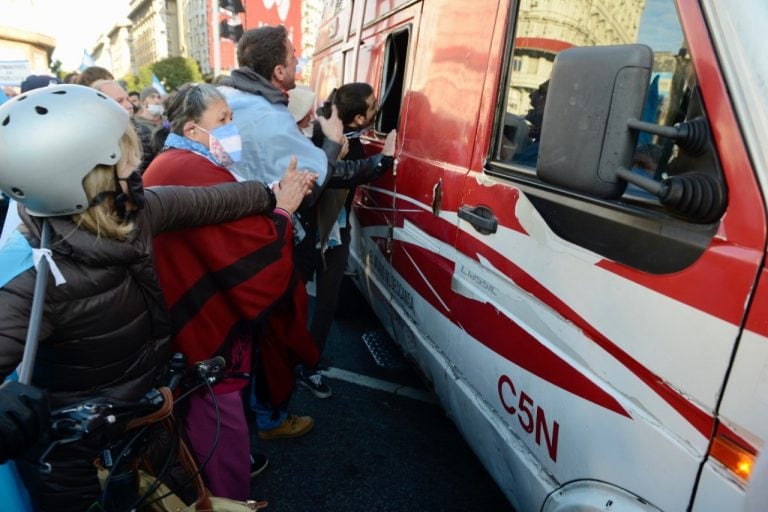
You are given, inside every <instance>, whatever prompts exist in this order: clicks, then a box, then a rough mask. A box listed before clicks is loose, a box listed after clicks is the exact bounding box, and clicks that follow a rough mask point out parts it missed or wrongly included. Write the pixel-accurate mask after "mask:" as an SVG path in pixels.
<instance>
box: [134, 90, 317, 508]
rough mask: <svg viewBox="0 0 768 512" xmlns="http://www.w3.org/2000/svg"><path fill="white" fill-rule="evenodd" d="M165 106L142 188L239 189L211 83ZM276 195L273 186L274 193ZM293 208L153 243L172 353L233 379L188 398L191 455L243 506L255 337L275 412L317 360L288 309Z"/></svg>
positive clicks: (227, 125) (302, 427)
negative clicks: (246, 395)
mask: <svg viewBox="0 0 768 512" xmlns="http://www.w3.org/2000/svg"><path fill="white" fill-rule="evenodd" d="M166 105H167V115H168V120H169V122H170V127H169V129H168V130H167V131H166V132H165V133H164V132H162V131H158V132H156V134H155V136H156V137H164V146H165V148H164V150H163V151H162V152H160V153H159V154H158V155H157V156H156V157H155V159H154V160H153V161H152V163H151V164H150V166H149V167H148V168H147V171H146V172H145V173H144V180H145V181H146V183H147V184H148V185H189V186H201V185H213V184H217V183H227V182H236V181H240V180H241V178H240V176H238V175H237V174H236V173H235V172H234V171H232V169H231V168H232V165H231V164H232V163H233V161H234V160H236V159H237V158H238V152H239V136H238V134H237V128H236V127H235V125H234V124H232V111H231V110H230V108H229V106H228V105H227V102H226V101H225V100H224V97H223V96H222V95H221V93H220V92H219V91H218V90H217V89H216V88H215V87H213V86H211V85H207V84H187V85H184V86H182V87H181V88H179V90H178V91H177V92H175V93H174V94H173V95H172V96H171V97H170V98H168V100H166ZM166 133H167V135H166ZM281 187H282V185H281V184H275V190H276V193H279V191H280V188H281ZM292 206H293V207H285V206H283V205H281V204H280V202H279V201H278V204H277V207H276V208H275V210H274V213H273V215H271V216H261V215H259V216H252V217H246V218H243V219H240V220H237V221H233V222H227V223H223V224H219V225H217V226H204V227H199V228H193V229H185V230H180V231H175V232H173V233H164V234H162V235H160V236H158V237H157V238H155V262H156V264H157V272H158V275H159V277H160V283H161V286H162V289H163V294H164V295H165V300H166V304H167V306H168V309H169V310H170V312H171V321H172V328H173V335H174V338H173V344H174V349H175V350H178V351H180V352H183V353H185V354H186V355H187V357H188V358H189V360H190V361H198V360H202V359H208V358H210V357H213V356H216V355H223V356H224V357H225V359H226V360H227V362H228V364H229V373H230V374H231V375H233V376H232V377H230V378H228V379H226V380H224V381H223V382H221V383H218V384H216V386H214V393H215V402H214V400H213V399H212V397H211V396H210V394H209V393H207V392H205V391H201V392H200V393H198V394H196V395H193V396H192V399H191V402H190V410H189V413H188V415H187V417H186V432H187V436H188V439H189V441H190V444H191V446H192V449H193V452H194V453H195V455H196V456H197V458H198V461H199V463H200V464H201V465H203V464H204V467H203V474H204V476H205V479H206V482H207V484H208V486H209V487H210V489H211V491H212V492H213V493H214V494H215V495H217V496H223V497H227V498H232V499H238V500H243V499H246V498H247V497H248V494H249V491H250V447H249V445H250V438H249V433H248V426H247V423H246V418H245V411H244V409H243V403H242V397H241V392H242V390H243V388H244V387H245V386H246V385H247V384H248V377H249V373H250V369H251V357H252V351H253V347H254V333H255V332H257V330H259V331H260V335H259V354H258V356H259V358H260V359H262V360H264V359H265V358H266V360H268V363H266V364H263V365H262V367H263V368H264V372H265V373H267V374H268V375H265V376H264V377H265V380H266V381H267V382H268V383H269V386H270V394H271V397H272V398H273V399H274V401H275V403H276V404H280V403H281V402H285V401H287V399H288V397H289V396H290V393H291V391H292V389H293V387H294V383H295V380H294V375H293V368H294V366H295V365H297V364H299V363H306V364H311V365H313V366H314V364H316V363H317V360H318V358H319V354H318V351H317V348H316V347H315V345H314V343H313V342H312V340H311V338H310V337H309V332H308V330H307V327H306V325H307V322H306V308H296V307H295V303H294V301H295V300H299V299H298V298H299V297H301V296H302V295H301V294H302V293H306V292H305V290H304V288H303V286H301V281H300V280H299V279H297V276H296V273H295V271H294V268H293V263H292V262H293V258H292V250H293V243H292V237H293V226H292V224H291V217H292V214H293V211H294V209H295V207H296V206H295V205H292ZM267 313H269V314H267ZM262 328H263V329H262ZM291 422H292V423H291V425H292V426H295V428H296V431H299V432H303V431H306V430H308V429H309V428H311V426H312V418H309V417H306V416H305V417H298V416H293V417H291ZM217 432H218V433H219V435H218V437H217ZM217 438H218V443H217V445H216V448H215V450H213V451H212V450H211V446H212V444H214V441H215V440H216V439H217ZM206 461H207V462H206Z"/></svg>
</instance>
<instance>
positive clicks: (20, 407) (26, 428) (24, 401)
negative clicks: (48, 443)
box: [0, 381, 50, 463]
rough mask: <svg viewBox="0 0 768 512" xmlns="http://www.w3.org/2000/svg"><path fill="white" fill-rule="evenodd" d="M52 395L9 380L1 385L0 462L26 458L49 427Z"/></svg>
mask: <svg viewBox="0 0 768 512" xmlns="http://www.w3.org/2000/svg"><path fill="white" fill-rule="evenodd" d="M49 414H50V405H49V403H48V394H47V393H46V392H45V391H44V390H42V389H40V388H36V387H34V386H27V385H24V384H20V383H19V382H16V381H8V382H6V383H4V384H3V385H2V386H0V463H3V462H5V461H6V460H8V459H14V458H16V457H19V456H20V455H22V454H23V453H24V452H25V451H27V449H29V447H30V446H32V445H33V444H34V443H35V441H37V440H38V439H39V438H40V435H41V433H42V432H44V431H45V430H46V429H47V428H48V417H49Z"/></svg>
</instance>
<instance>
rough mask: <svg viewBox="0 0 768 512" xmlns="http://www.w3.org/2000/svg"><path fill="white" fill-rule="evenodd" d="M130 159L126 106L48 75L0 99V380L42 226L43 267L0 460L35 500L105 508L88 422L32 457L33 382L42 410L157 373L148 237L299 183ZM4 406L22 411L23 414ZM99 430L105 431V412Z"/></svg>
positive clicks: (135, 155) (293, 197)
mask: <svg viewBox="0 0 768 512" xmlns="http://www.w3.org/2000/svg"><path fill="white" fill-rule="evenodd" d="M73 120H86V121H85V122H83V121H74V122H73ZM139 159H140V153H139V149H138V142H137V139H136V135H135V132H134V131H133V129H132V128H130V125H129V119H128V114H127V112H126V110H125V109H124V108H122V107H121V106H120V105H118V104H117V103H116V102H115V101H114V100H112V99H111V98H108V97H106V96H105V95H104V94H102V93H100V92H99V91H97V90H95V89H92V88H88V87H84V86H79V85H56V86H51V87H46V88H44V89H38V90H35V91H32V92H29V93H26V94H21V95H19V96H17V97H16V98H14V99H12V100H10V101H8V102H6V103H5V104H3V105H2V106H0V190H2V192H3V193H4V194H6V195H8V196H10V197H12V198H13V199H14V200H15V201H17V202H18V204H19V209H18V210H19V215H20V217H21V220H22V225H21V226H19V228H18V229H17V231H15V232H14V233H13V234H12V236H11V237H10V239H9V240H8V242H7V243H6V245H5V246H3V248H1V249H0V311H2V312H3V314H2V316H0V379H1V378H5V377H7V376H8V375H10V374H11V373H12V372H13V371H14V369H15V368H16V367H17V365H19V363H20V362H21V363H23V364H22V370H23V369H24V367H25V365H27V364H28V363H29V361H26V360H23V359H24V356H23V354H24V347H25V342H26V341H25V340H26V334H27V330H28V327H29V319H30V312H31V308H32V302H33V298H34V295H35V292H34V289H35V280H36V274H37V272H36V270H35V263H33V258H32V253H33V248H37V247H39V246H40V245H41V241H40V240H41V233H42V232H43V231H44V230H45V231H46V232H50V248H49V250H44V251H40V252H38V253H37V254H40V255H42V256H43V257H44V258H45V259H46V260H47V261H48V262H49V265H50V270H51V273H52V274H53V276H54V277H55V278H56V279H55V282H48V285H47V287H46V288H45V289H44V306H43V313H42V318H41V319H40V323H39V331H38V336H37V339H38V340H39V347H38V350H37V357H36V358H35V359H34V361H33V362H32V363H33V364H32V366H31V368H32V371H31V384H32V385H31V386H23V385H16V386H14V387H12V388H11V389H7V388H6V387H4V388H2V389H0V438H2V439H3V440H17V441H16V442H15V443H14V444H13V446H9V444H10V443H8V442H6V443H0V459H5V458H9V457H10V458H15V460H16V464H17V466H18V468H19V472H20V474H21V476H22V479H23V480H24V483H25V485H26V486H27V489H28V490H29V494H30V496H31V498H32V501H33V504H34V507H35V509H36V510H43V511H45V510H56V511H69V510H72V511H83V510H87V509H94V507H98V506H99V505H101V508H99V509H100V510H103V509H104V506H106V504H103V503H100V500H101V498H102V490H101V489H100V485H99V481H98V478H97V468H96V466H95V465H94V462H93V461H94V460H95V459H96V458H97V457H98V456H100V455H101V453H102V450H103V448H104V446H103V439H102V437H103V436H102V435H101V434H98V435H97V434H96V433H94V434H89V435H86V436H85V437H83V438H82V439H81V440H79V441H77V442H72V443H67V444H62V445H59V446H56V447H55V448H54V449H53V450H52V451H50V452H49V453H47V454H45V457H44V461H45V462H47V463H49V464H50V469H51V471H50V472H49V473H45V472H41V471H40V459H41V456H42V455H43V453H44V450H45V449H46V448H47V447H48V444H47V443H46V442H45V441H44V440H43V439H44V438H45V437H47V436H46V435H44V433H45V431H46V430H47V428H46V425H45V411H46V407H45V405H46V404H45V400H44V398H41V397H40V395H41V393H40V390H43V391H44V393H47V395H48V397H49V399H50V406H51V408H53V409H56V408H61V407H63V406H69V405H72V404H77V403H81V402H82V401H83V400H85V399H86V398H92V397H94V396H97V397H100V399H103V400H106V401H108V402H110V403H111V402H113V401H115V402H121V401H122V402H128V403H135V402H136V401H138V400H139V398H140V397H142V396H143V395H144V394H145V393H146V392H147V391H148V390H150V389H152V388H153V387H155V386H157V385H158V384H159V379H160V378H161V377H162V376H163V373H164V368H165V366H166V364H167V362H168V359H169V355H170V354H169V342H170V336H171V332H170V322H169V317H168V312H167V311H166V309H165V307H164V305H163V297H162V293H161V292H160V287H159V285H158V279H157V275H156V273H155V270H154V267H153V255H152V238H153V237H154V236H155V235H157V234H159V233H160V232H163V231H167V230H174V229H180V228H184V227H188V226H198V225H205V224H214V223H219V222H226V221H230V220H234V219H237V218H241V217H244V216H248V215H253V214H258V213H267V212H271V210H272V209H273V208H274V206H275V201H277V203H278V204H287V205H289V207H290V206H292V205H298V204H299V203H300V202H301V200H302V199H303V198H304V197H305V195H306V194H307V193H308V192H309V188H308V186H307V179H306V175H305V174H303V173H299V172H297V171H295V169H288V170H287V172H286V176H285V177H284V178H283V180H284V182H283V183H282V184H281V185H282V186H281V188H280V190H279V191H277V192H275V195H272V194H271V193H270V191H268V190H267V189H266V188H265V186H264V185H262V184H260V183H256V182H248V183H226V184H221V185H216V186H211V187H158V188H155V189H147V190H146V191H145V190H144V189H143V186H142V179H141V175H140V174H138V173H137V172H136V171H135V170H134V169H135V166H136V165H137V164H138V162H139ZM201 205H204V206H205V207H202V208H201ZM39 268H43V269H45V265H42V266H40V267H39ZM20 388H21V389H20ZM44 393H42V394H44ZM20 395H26V396H27V397H26V398H24V397H21V396H20ZM8 403H11V404H12V405H11V406H7V405H8ZM13 404H16V406H18V404H22V405H24V404H26V405H27V406H28V407H27V408H28V409H31V410H32V413H30V414H26V416H25V418H24V419H26V421H19V416H18V411H15V410H14V406H13ZM30 404H31V405H30ZM16 409H19V407H16ZM22 409H23V407H22ZM29 412H30V411H29V410H28V411H27V413H29ZM8 419H10V420H12V421H4V420H8ZM113 428H115V429H116V430H118V433H119V431H120V425H119V423H118V424H116V425H114V427H113ZM20 431H21V432H20ZM41 433H42V436H41V439H38V435H36V434H41ZM112 434H115V432H112Z"/></svg>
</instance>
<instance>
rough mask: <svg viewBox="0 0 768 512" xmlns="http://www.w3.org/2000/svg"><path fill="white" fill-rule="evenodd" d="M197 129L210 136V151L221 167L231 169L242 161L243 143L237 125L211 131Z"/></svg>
mask: <svg viewBox="0 0 768 512" xmlns="http://www.w3.org/2000/svg"><path fill="white" fill-rule="evenodd" d="M196 126H197V125H196ZM197 127H198V128H200V129H201V130H203V131H204V132H206V133H207V134H208V146H209V147H208V149H209V150H210V151H211V154H212V155H213V157H214V158H215V159H216V160H218V161H219V163H220V164H221V165H223V166H224V167H229V166H230V165H232V164H233V163H235V162H239V161H240V160H242V152H243V141H242V140H241V138H240V131H239V130H238V129H237V125H235V123H227V124H225V125H222V126H219V127H218V128H214V129H213V130H211V131H208V130H206V129H205V128H201V127H200V126H197Z"/></svg>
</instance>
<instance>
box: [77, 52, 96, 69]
mask: <svg viewBox="0 0 768 512" xmlns="http://www.w3.org/2000/svg"><path fill="white" fill-rule="evenodd" d="M95 65H96V62H94V60H93V57H91V54H89V53H88V50H86V49H85V48H83V57H82V58H81V59H80V71H85V70H86V69H87V68H89V67H91V66H95Z"/></svg>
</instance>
